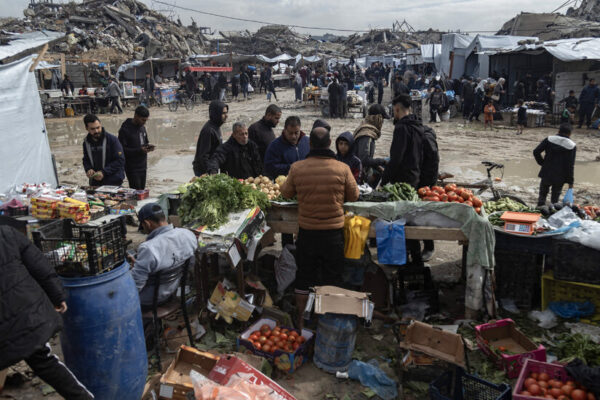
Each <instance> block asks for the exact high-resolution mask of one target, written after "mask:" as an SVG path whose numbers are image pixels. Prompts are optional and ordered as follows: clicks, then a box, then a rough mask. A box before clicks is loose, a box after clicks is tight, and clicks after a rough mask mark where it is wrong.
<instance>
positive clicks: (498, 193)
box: [440, 161, 527, 205]
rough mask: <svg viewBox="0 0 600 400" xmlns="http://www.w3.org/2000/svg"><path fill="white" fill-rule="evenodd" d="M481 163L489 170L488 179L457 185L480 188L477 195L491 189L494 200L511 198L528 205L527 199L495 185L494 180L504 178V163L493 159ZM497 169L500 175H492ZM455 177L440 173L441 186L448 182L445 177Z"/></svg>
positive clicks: (498, 180) (458, 184)
mask: <svg viewBox="0 0 600 400" xmlns="http://www.w3.org/2000/svg"><path fill="white" fill-rule="evenodd" d="M481 164H483V165H484V166H485V167H486V172H487V178H486V179H483V180H481V181H478V182H475V183H456V185H457V186H462V187H465V188H470V189H478V190H477V192H475V195H477V196H480V195H481V194H482V193H484V192H485V191H486V190H488V189H489V190H490V191H491V192H492V200H494V201H498V200H500V199H502V198H509V199H511V200H514V201H516V202H518V203H521V204H523V205H527V203H525V201H523V200H522V199H521V198H519V197H518V196H513V195H511V194H508V193H506V192H505V191H503V190H500V189H497V188H496V187H495V186H494V182H501V181H502V178H504V165H503V164H497V163H495V162H491V161H482V162H481ZM495 169H498V170H500V171H501V174H500V177H494V178H493V177H492V171H493V170H495ZM453 177H454V175H450V174H443V175H440V184H441V186H444V185H445V183H446V182H444V179H447V178H453Z"/></svg>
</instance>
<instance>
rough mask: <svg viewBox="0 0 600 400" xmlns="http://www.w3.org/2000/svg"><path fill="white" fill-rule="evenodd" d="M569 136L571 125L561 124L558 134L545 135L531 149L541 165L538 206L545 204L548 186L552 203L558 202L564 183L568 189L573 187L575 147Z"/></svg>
mask: <svg viewBox="0 0 600 400" xmlns="http://www.w3.org/2000/svg"><path fill="white" fill-rule="evenodd" d="M570 137H571V125H570V124H562V125H561V126H560V128H559V130H558V135H554V136H549V137H547V138H546V139H544V140H543V141H542V142H541V143H540V144H539V145H538V146H537V147H536V148H535V150H533V156H534V157H535V161H536V162H537V163H538V164H539V165H540V166H541V167H542V168H541V169H540V173H539V175H538V176H539V177H540V178H542V181H541V182H540V192H539V196H538V206H543V205H545V204H546V197H548V192H549V191H550V188H552V196H551V197H550V201H551V202H552V204H554V203H556V202H558V199H559V197H560V192H561V191H562V187H563V186H564V184H565V183H566V184H568V185H569V188H570V189H572V188H573V181H574V177H575V154H576V152H577V147H576V146H575V142H574V141H572V140H571V139H570ZM542 153H544V156H542Z"/></svg>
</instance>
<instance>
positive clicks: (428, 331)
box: [400, 321, 465, 368]
mask: <svg viewBox="0 0 600 400" xmlns="http://www.w3.org/2000/svg"><path fill="white" fill-rule="evenodd" d="M400 347H402V348H403V349H406V350H410V352H411V353H410V355H411V358H412V359H417V358H418V357H419V358H420V357H421V356H420V354H419V353H423V354H425V355H427V356H429V357H432V358H434V359H438V360H442V361H446V362H449V363H451V364H454V365H458V366H460V367H463V368H464V367H465V347H464V344H463V341H462V336H461V335H459V334H456V333H451V332H447V331H443V330H441V329H439V328H434V327H433V326H431V325H428V324H424V323H423V322H419V321H413V322H412V323H411V324H410V325H409V327H408V328H407V329H406V336H405V337H404V340H403V341H402V342H400ZM423 360H427V359H426V358H425V359H423ZM424 363H425V365H429V364H430V363H429V361H427V362H425V361H424Z"/></svg>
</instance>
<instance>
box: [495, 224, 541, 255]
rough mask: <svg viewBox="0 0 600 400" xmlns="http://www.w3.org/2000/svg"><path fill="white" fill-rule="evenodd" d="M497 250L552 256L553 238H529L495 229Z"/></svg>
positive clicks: (533, 236) (534, 236)
mask: <svg viewBox="0 0 600 400" xmlns="http://www.w3.org/2000/svg"><path fill="white" fill-rule="evenodd" d="M494 235H495V236H496V249H497V250H510V251H514V252H518V253H527V254H545V255H548V256H550V255H552V236H544V235H542V236H536V235H532V236H527V235H518V234H516V233H508V232H504V231H501V230H499V229H494Z"/></svg>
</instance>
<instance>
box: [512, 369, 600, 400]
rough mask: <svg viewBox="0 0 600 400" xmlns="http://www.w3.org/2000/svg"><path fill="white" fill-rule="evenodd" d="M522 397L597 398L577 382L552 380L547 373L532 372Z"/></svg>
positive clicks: (561, 399)
mask: <svg viewBox="0 0 600 400" xmlns="http://www.w3.org/2000/svg"><path fill="white" fill-rule="evenodd" d="M519 394H520V395H521V396H529V397H533V398H540V399H556V400H595V399H596V396H594V394H593V393H592V392H588V391H587V389H586V388H585V387H583V386H582V385H581V384H579V383H578V382H575V381H571V380H569V381H565V382H563V381H560V380H558V379H552V378H551V377H550V376H549V375H548V374H547V373H545V372H542V373H537V372H532V373H531V374H529V377H528V378H527V379H526V380H525V382H524V384H523V390H521V392H519Z"/></svg>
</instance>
